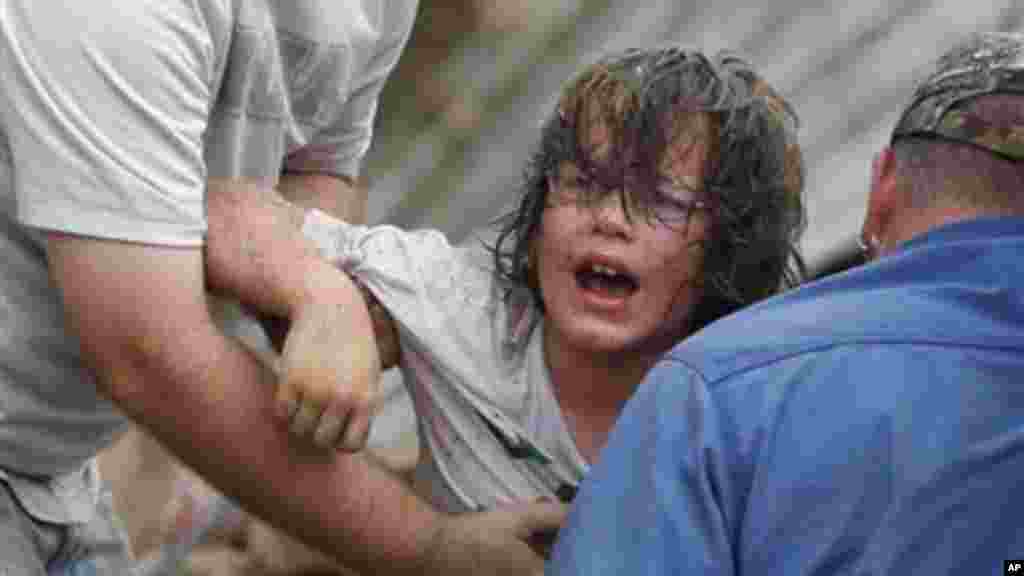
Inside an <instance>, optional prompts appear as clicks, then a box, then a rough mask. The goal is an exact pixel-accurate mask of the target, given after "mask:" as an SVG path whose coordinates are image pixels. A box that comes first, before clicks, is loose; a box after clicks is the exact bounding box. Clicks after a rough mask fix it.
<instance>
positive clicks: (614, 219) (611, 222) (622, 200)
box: [592, 190, 633, 238]
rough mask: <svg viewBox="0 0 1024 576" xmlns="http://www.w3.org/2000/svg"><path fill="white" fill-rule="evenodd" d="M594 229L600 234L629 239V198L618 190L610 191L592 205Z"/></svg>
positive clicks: (630, 234) (630, 221)
mask: <svg viewBox="0 0 1024 576" xmlns="http://www.w3.org/2000/svg"><path fill="white" fill-rule="evenodd" d="M592 208H593V213H594V217H593V220H594V229H595V230H596V231H597V232H600V233H602V234H607V235H610V236H617V237H622V238H631V237H632V233H633V226H632V218H631V214H630V208H629V198H628V196H627V195H626V194H624V193H623V192H622V191H620V190H611V191H608V192H607V193H606V194H604V195H603V196H602V197H601V198H600V199H599V200H597V201H596V202H595V203H594V204H593V207H592Z"/></svg>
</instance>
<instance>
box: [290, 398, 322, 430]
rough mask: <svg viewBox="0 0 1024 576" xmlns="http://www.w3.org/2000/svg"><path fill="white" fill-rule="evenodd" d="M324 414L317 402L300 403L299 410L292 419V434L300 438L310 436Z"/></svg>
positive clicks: (306, 401)
mask: <svg viewBox="0 0 1024 576" xmlns="http://www.w3.org/2000/svg"><path fill="white" fill-rule="evenodd" d="M322 412H323V410H321V408H320V407H319V405H318V404H316V403H315V402H310V401H309V400H305V401H302V402H300V403H299V409H298V410H296V412H295V416H294V417H293V418H292V423H291V430H292V434H294V435H296V436H298V437H300V438H304V437H306V436H308V435H309V434H310V432H312V431H313V429H314V427H315V426H316V423H317V421H318V420H319V419H320V414H321V413H322Z"/></svg>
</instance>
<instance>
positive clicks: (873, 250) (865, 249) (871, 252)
mask: <svg viewBox="0 0 1024 576" xmlns="http://www.w3.org/2000/svg"><path fill="white" fill-rule="evenodd" d="M881 246H882V243H881V242H880V241H879V240H878V236H875V235H874V234H871V235H870V236H868V239H867V240H864V233H863V232H861V233H860V234H859V235H857V248H858V249H859V250H860V253H861V254H862V255H863V256H864V258H865V259H866V260H871V259H872V258H874V257H875V256H876V255H877V254H878V251H879V248H881Z"/></svg>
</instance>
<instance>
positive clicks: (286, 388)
mask: <svg viewBox="0 0 1024 576" xmlns="http://www.w3.org/2000/svg"><path fill="white" fill-rule="evenodd" d="M357 306H358V307H363V310H352V309H348V308H350V307H357ZM368 320H369V318H368V316H367V313H366V311H365V305H364V303H363V301H362V300H361V299H351V300H349V302H348V303H347V304H345V303H336V302H333V301H329V302H325V303H315V304H310V305H307V306H305V307H304V308H302V309H300V310H299V311H298V313H297V315H296V317H295V319H294V321H293V322H292V324H291V327H290V329H289V330H288V334H287V336H286V338H285V341H284V348H283V350H282V354H281V364H280V367H279V368H280V370H279V378H280V379H279V382H278V388H277V406H278V414H279V415H280V416H281V417H282V418H285V419H287V420H288V421H289V423H290V428H291V431H292V433H293V434H295V435H296V436H298V437H301V438H310V439H312V441H313V442H314V443H315V444H316V445H318V446H321V447H326V448H332V447H333V448H337V449H339V450H344V451H347V452H356V451H359V450H361V449H362V448H363V446H364V445H365V444H366V439H367V437H368V436H369V434H370V420H371V419H372V418H373V414H374V412H375V410H376V407H377V403H378V400H379V396H378V391H379V383H380V359H379V358H378V355H377V347H376V344H375V343H374V340H373V337H372V329H370V328H369V326H368ZM355 324H360V325H363V326H364V329H356V326H355Z"/></svg>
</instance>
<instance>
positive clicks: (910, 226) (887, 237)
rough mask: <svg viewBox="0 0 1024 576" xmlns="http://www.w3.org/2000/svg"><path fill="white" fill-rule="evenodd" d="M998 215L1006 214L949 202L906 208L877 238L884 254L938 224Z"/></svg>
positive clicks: (938, 225)
mask: <svg viewBox="0 0 1024 576" xmlns="http://www.w3.org/2000/svg"><path fill="white" fill-rule="evenodd" d="M1008 213H1009V212H1007V214H1008ZM1000 215H1006V214H1000V213H999V212H997V211H985V210H981V209H978V208H971V207H964V206H957V205H950V204H941V205H936V206H931V207H928V208H923V209H922V208H915V209H907V210H905V211H904V213H902V214H898V215H895V216H894V217H892V218H891V222H892V223H893V225H891V226H890V227H889V229H887V230H886V231H885V233H884V235H883V237H881V238H879V240H881V242H882V253H883V254H885V253H887V252H890V251H892V250H895V249H896V248H897V247H899V246H900V245H901V244H903V243H904V242H907V241H908V240H910V239H912V238H916V237H917V236H920V235H921V234H924V233H926V232H928V231H930V230H934V229H935V228H938V227H940V226H945V225H947V224H953V223H955V222H962V221H964V220H972V219H974V218H982V217H987V216H1000Z"/></svg>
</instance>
